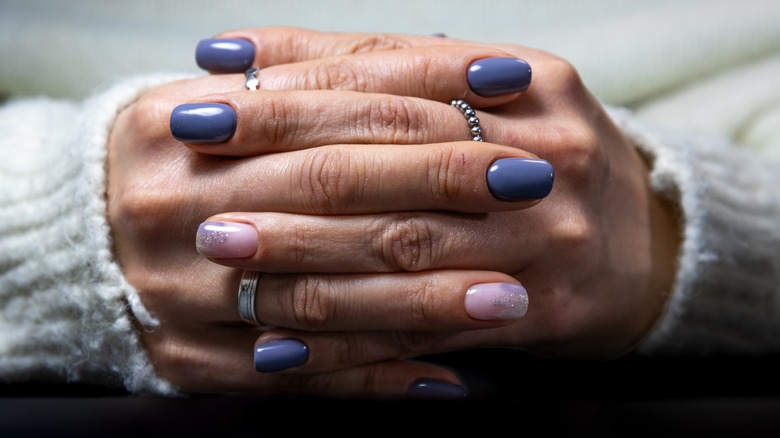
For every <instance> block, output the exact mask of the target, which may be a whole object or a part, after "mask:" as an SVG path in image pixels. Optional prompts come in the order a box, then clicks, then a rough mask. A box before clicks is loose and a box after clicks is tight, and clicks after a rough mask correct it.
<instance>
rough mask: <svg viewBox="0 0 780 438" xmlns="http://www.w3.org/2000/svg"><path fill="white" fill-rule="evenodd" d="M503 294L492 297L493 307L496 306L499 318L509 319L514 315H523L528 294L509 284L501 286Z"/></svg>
mask: <svg viewBox="0 0 780 438" xmlns="http://www.w3.org/2000/svg"><path fill="white" fill-rule="evenodd" d="M501 291H502V292H503V293H504V294H503V295H501V296H499V297H496V298H495V299H493V307H498V308H499V309H501V310H499V311H498V312H496V316H497V317H499V318H501V319H511V318H512V317H513V316H515V315H524V314H525V312H526V311H527V310H528V295H527V294H525V293H523V292H522V290H521V289H518V288H516V287H512V286H511V285H509V284H504V285H502V286H501Z"/></svg>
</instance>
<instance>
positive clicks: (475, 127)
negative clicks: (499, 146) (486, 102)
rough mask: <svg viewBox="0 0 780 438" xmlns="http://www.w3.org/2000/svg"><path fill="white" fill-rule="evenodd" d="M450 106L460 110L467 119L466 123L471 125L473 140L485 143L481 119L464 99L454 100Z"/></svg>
mask: <svg viewBox="0 0 780 438" xmlns="http://www.w3.org/2000/svg"><path fill="white" fill-rule="evenodd" d="M450 105H452V106H454V107H455V108H457V109H459V110H460V111H461V112H462V113H463V116H464V117H466V121H467V122H468V123H469V132H470V133H471V139H472V140H474V141H484V140H483V139H482V128H481V127H480V126H479V118H478V117H477V112H476V111H474V108H472V107H471V105H469V104H468V103H467V102H466V101H465V100H463V99H453V100H452V102H450Z"/></svg>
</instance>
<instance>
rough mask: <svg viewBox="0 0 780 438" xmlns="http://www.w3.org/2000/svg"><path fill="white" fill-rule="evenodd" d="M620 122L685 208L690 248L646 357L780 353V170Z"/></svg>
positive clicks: (712, 144)
mask: <svg viewBox="0 0 780 438" xmlns="http://www.w3.org/2000/svg"><path fill="white" fill-rule="evenodd" d="M612 116H613V118H614V119H615V120H616V122H617V123H618V125H619V126H620V127H621V128H622V129H623V131H624V132H625V133H626V134H627V135H628V136H629V137H630V138H631V139H632V140H633V142H634V143H635V144H636V146H637V147H639V148H640V149H641V150H643V151H645V152H646V153H648V154H649V155H651V156H652V157H653V158H654V168H653V171H652V174H651V183H652V186H653V189H654V190H655V191H656V192H657V193H660V194H662V195H663V196H665V197H667V198H668V199H671V200H673V201H675V202H678V203H679V204H680V206H681V208H682V213H683V216H684V217H683V224H682V229H683V237H684V240H683V243H682V248H681V253H680V257H679V260H678V262H679V268H678V273H677V280H676V282H675V286H674V290H673V291H672V292H671V295H670V299H669V301H668V304H667V309H666V311H665V313H664V315H663V316H662V318H661V319H660V320H659V322H658V324H657V325H656V327H655V329H654V330H653V331H652V332H651V333H650V335H649V336H648V337H647V338H646V339H645V341H644V342H643V344H642V345H641V346H640V348H639V350H638V351H639V352H640V353H642V354H653V355H682V354H685V355H709V354H740V355H745V354H747V355H757V354H767V353H770V354H777V353H780V336H778V334H780V303H778V297H780V265H779V264H780V253H779V252H778V251H780V227H778V226H777V221H778V218H780V191H778V190H772V189H770V188H771V187H778V184H780V172H778V163H777V162H773V161H772V160H769V159H767V158H766V157H763V156H762V155H760V154H755V153H752V152H749V151H746V150H741V149H735V148H734V147H733V146H731V145H730V144H729V143H728V142H727V140H726V139H725V138H721V137H716V136H711V135H703V134H697V133H693V132H684V131H680V130H671V129H664V128H661V127H659V126H651V125H649V124H647V123H640V122H639V121H638V120H637V119H636V118H635V117H633V116H632V115H630V114H629V113H628V112H627V111H625V110H612Z"/></svg>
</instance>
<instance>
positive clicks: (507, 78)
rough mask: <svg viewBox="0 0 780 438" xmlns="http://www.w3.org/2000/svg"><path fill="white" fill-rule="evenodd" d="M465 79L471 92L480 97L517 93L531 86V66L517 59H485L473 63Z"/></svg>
mask: <svg viewBox="0 0 780 438" xmlns="http://www.w3.org/2000/svg"><path fill="white" fill-rule="evenodd" d="M466 77H467V80H468V83H469V87H470V88H471V91H473V92H474V93H476V94H478V95H480V96H485V97H493V96H501V95H503V94H511V93H519V92H521V91H525V90H526V89H527V88H528V86H529V85H531V66H530V65H529V64H528V63H527V62H525V61H523V60H522V59H517V58H485V59H480V60H479V61H474V62H473V63H472V64H471V65H470V66H469V69H468V72H467V74H466Z"/></svg>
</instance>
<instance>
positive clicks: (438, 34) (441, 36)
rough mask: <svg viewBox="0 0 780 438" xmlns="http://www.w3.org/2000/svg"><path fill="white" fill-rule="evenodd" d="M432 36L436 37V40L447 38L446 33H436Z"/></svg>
mask: <svg viewBox="0 0 780 438" xmlns="http://www.w3.org/2000/svg"><path fill="white" fill-rule="evenodd" d="M431 36H435V37H436V38H447V34H446V33H444V32H436V33H433V34H431Z"/></svg>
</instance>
